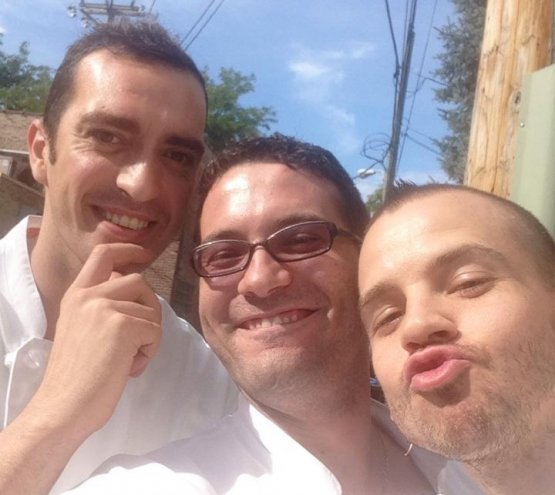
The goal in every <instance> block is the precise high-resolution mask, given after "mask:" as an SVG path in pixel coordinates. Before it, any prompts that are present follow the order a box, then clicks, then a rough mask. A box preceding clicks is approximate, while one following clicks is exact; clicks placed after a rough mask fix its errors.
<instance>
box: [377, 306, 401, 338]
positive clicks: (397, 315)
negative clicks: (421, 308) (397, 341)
mask: <svg viewBox="0 0 555 495" xmlns="http://www.w3.org/2000/svg"><path fill="white" fill-rule="evenodd" d="M402 318H403V312H402V311H401V310H400V309H398V308H394V307H387V308H385V309H383V310H381V311H379V312H378V314H377V316H376V317H375V318H374V321H373V322H372V333H374V334H375V333H378V332H379V333H380V335H388V334H390V333H392V332H393V331H394V330H395V329H396V328H397V326H398V325H399V323H400V322H401V319H402Z"/></svg>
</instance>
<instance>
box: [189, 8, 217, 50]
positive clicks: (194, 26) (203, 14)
mask: <svg viewBox="0 0 555 495" xmlns="http://www.w3.org/2000/svg"><path fill="white" fill-rule="evenodd" d="M215 3H216V0H212V1H211V2H210V3H209V4H208V5H207V7H206V8H205V9H204V11H203V12H202V14H200V16H199V17H198V19H197V20H196V21H195V23H194V24H193V25H192V27H191V29H189V31H187V34H185V36H183V39H182V40H181V44H183V43H185V41H186V40H187V38H188V37H189V36H190V35H191V33H192V32H193V31H194V30H195V28H196V27H197V26H198V24H199V22H200V21H202V18H203V17H204V16H205V15H206V13H207V12H208V11H209V10H210V7H212V5H214V4H215Z"/></svg>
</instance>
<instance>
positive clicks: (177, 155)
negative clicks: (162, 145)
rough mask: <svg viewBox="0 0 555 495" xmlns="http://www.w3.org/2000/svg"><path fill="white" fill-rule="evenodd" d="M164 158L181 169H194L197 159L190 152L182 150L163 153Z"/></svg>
mask: <svg viewBox="0 0 555 495" xmlns="http://www.w3.org/2000/svg"><path fill="white" fill-rule="evenodd" d="M164 156H165V157H166V158H168V159H169V160H171V161H172V162H173V163H175V164H176V165H177V166H179V167H180V168H181V169H187V168H192V167H195V166H196V165H197V163H198V157H197V156H196V155H194V154H192V153H191V152H190V151H184V150H182V149H172V150H168V151H166V152H165V153H164Z"/></svg>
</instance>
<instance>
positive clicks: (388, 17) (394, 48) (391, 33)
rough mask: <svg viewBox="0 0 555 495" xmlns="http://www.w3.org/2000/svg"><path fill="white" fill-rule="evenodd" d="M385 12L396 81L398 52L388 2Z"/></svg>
mask: <svg viewBox="0 0 555 495" xmlns="http://www.w3.org/2000/svg"><path fill="white" fill-rule="evenodd" d="M385 10H386V12H387V22H388V24H389V34H390V36H391V42H392V43H393V53H394V54H395V74H394V75H393V77H394V79H395V80H397V77H398V74H399V69H400V67H401V66H400V64H399V52H398V51H397V41H396V40H395V32H394V31H393V22H392V20H391V10H390V9H389V0H385Z"/></svg>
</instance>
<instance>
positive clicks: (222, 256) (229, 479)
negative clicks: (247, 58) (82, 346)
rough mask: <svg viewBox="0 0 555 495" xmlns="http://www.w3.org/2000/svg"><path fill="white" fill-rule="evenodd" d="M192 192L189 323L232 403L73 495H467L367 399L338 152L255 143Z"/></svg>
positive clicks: (276, 141) (352, 222)
mask: <svg viewBox="0 0 555 495" xmlns="http://www.w3.org/2000/svg"><path fill="white" fill-rule="evenodd" d="M200 195H201V211H200V220H199V229H198V245H197V247H196V248H195V249H194V252H193V265H194V267H195V270H196V271H197V273H198V274H199V275H200V276H201V282H200V318H201V322H202V326H203V331H204V335H205V337H206V339H207V341H208V342H209V343H210V345H211V346H212V348H213V349H214V351H215V352H216V353H217V354H218V355H219V357H220V358H221V359H222V361H223V362H224V364H225V365H226V367H227V369H228V370H229V371H230V373H231V375H232V376H233V378H234V379H235V381H236V382H237V383H238V384H239V386H240V388H241V390H242V392H243V397H242V399H241V401H240V406H239V409H238V411H237V412H236V413H235V414H233V415H232V416H229V417H227V418H225V419H224V420H223V421H222V422H221V423H220V424H219V426H217V427H216V428H214V429H211V430H209V431H207V432H206V433H203V434H200V435H198V436H195V437H193V438H192V439H190V440H186V441H178V442H174V443H173V444H170V445H169V446H167V447H164V448H162V449H160V450H158V451H157V452H154V453H151V454H149V455H147V456H145V457H139V458H134V457H129V456H126V457H121V456H120V457H118V458H116V459H114V460H112V461H109V464H107V465H105V466H104V467H103V470H107V471H108V472H107V473H106V474H99V475H98V476H95V477H93V478H91V479H90V480H88V481H87V482H85V483H84V484H83V485H82V486H80V487H78V488H77V489H76V490H74V492H72V493H75V495H89V494H90V495H92V494H95V493H98V494H100V493H102V494H103V495H108V494H109V495H115V494H117V493H122V492H125V493H133V494H135V495H138V494H145V495H146V494H148V493H153V492H156V493H158V494H160V495H170V494H172V495H173V494H178V493H188V494H189V493H198V494H211V495H214V494H218V495H251V494H252V495H255V494H256V495H258V494H268V495H269V494H275V495H278V494H279V495H285V494H287V495H301V494H302V495H304V494H312V493H314V494H318V495H327V494H329V495H331V494H334V495H336V494H343V495H360V494H380V495H385V494H392V495H393V494H403V495H430V494H432V493H437V492H434V491H433V489H432V486H433V485H440V488H441V490H442V492H441V493H444V494H453V495H454V494H456V495H462V494H474V493H475V492H468V491H465V490H464V487H462V486H459V484H458V482H459V478H458V477H457V473H456V471H455V469H456V467H455V466H454V465H449V466H447V465H445V461H444V460H442V459H439V458H436V457H435V456H434V457H433V458H426V459H423V458H422V457H421V456H425V454H426V453H424V452H422V451H419V449H413V450H412V451H411V452H410V454H409V455H404V454H405V453H406V451H407V448H408V442H406V441H405V440H404V438H403V437H402V435H400V434H399V433H398V431H396V430H395V428H394V426H393V425H392V423H391V422H390V420H389V418H388V414H387V411H386V410H385V407H384V406H383V405H382V404H379V403H376V402H373V401H372V400H371V397H370V373H369V370H370V359H369V348H368V340H367V336H366V334H365V332H364V330H363V328H362V325H361V322H360V319H359V315H358V310H357V286H356V271H357V261H358V253H359V247H360V236H361V235H362V234H363V232H364V227H365V225H366V223H367V220H368V213H367V211H366V209H365V207H364V203H363V202H362V199H361V198H360V194H359V193H358V191H357V190H356V188H355V186H354V184H353V182H352V180H351V179H350V178H349V176H348V175H347V173H346V171H345V170H344V169H343V168H342V167H341V165H340V164H339V163H338V162H337V160H336V159H335V157H334V156H333V155H332V154H331V153H329V152H328V151H326V150H324V149H322V148H320V147H318V146H313V145H310V144H308V143H303V142H300V141H298V140H295V139H293V138H288V137H285V136H281V135H275V136H271V137H261V138H254V139H251V140H247V141H244V142H241V143H239V144H237V145H236V146H234V147H232V148H231V149H228V150H226V151H224V153H223V154H222V155H221V156H219V157H217V158H216V159H215V160H214V161H213V162H212V163H211V164H210V165H208V167H207V168H206V169H204V170H203V174H202V176H201V179H200ZM426 463H427V464H426ZM417 464H420V466H422V470H423V471H425V474H426V476H427V477H428V479H426V477H425V476H424V474H423V472H422V471H421V470H420V469H419V467H417ZM424 466H426V467H424ZM443 489H445V490H446V491H443Z"/></svg>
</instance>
